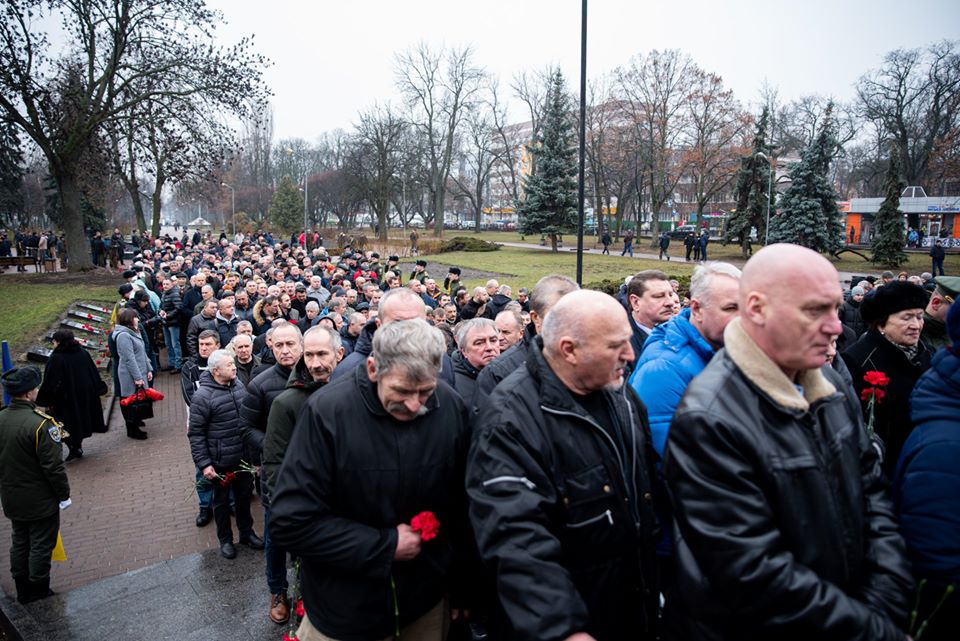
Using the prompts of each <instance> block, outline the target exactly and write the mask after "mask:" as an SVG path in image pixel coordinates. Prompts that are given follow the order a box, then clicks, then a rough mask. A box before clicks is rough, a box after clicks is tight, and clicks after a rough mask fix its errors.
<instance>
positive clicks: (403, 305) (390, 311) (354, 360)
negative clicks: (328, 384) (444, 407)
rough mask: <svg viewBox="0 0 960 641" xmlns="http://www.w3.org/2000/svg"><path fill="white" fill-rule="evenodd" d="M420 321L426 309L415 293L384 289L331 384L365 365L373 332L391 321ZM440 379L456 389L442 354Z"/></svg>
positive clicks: (408, 290)
mask: <svg viewBox="0 0 960 641" xmlns="http://www.w3.org/2000/svg"><path fill="white" fill-rule="evenodd" d="M415 318H416V319H420V320H422V321H423V322H424V323H426V322H427V306H426V304H425V303H424V302H423V299H422V298H421V297H420V295H419V294H417V293H415V292H414V291H413V290H412V289H409V288H407V287H398V288H396V289H391V290H387V291H386V292H385V293H384V294H383V298H381V299H380V305H379V311H378V312H377V317H376V318H374V319H373V320H370V321H367V323H366V325H364V326H363V329H362V330H360V335H359V336H357V341H356V343H354V346H353V351H352V352H350V354H349V355H348V356H346V357H345V358H344V359H343V360H342V361H340V364H339V365H337V368H336V369H335V370H333V375H332V376H331V377H330V380H331V381H335V380H337V379H338V378H340V377H342V376H345V375H346V374H349V373H350V372H353V371H354V370H355V369H357V366H358V365H360V364H361V363H366V362H367V357H368V356H370V354H371V353H372V352H373V335H374V334H375V333H376V331H377V329H378V328H379V327H381V326H383V325H389V324H390V323H392V322H394V321H401V320H412V319H415ZM440 380H442V381H444V382H446V383H448V384H449V385H450V386H451V387H453V388H456V381H455V379H454V373H453V361H451V360H450V357H449V356H448V355H446V354H444V355H443V365H442V367H441V369H440Z"/></svg>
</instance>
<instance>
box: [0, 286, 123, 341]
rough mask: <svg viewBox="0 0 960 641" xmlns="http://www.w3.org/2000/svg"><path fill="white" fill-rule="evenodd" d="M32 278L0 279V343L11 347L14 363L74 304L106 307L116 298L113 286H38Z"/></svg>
mask: <svg viewBox="0 0 960 641" xmlns="http://www.w3.org/2000/svg"><path fill="white" fill-rule="evenodd" d="M31 280H34V279H32V278H31V276H12V275H7V276H3V277H0V301H2V302H0V309H2V313H0V340H5V341H7V342H8V343H9V344H10V353H11V355H12V356H13V358H14V359H15V358H16V357H17V355H19V354H21V353H23V352H24V351H26V349H27V347H29V346H30V344H31V343H32V342H34V341H36V340H37V339H38V338H39V336H40V335H41V334H43V333H44V332H46V331H47V330H48V329H49V328H50V325H51V324H52V323H53V321H55V320H56V319H57V318H58V317H59V316H60V315H61V314H63V313H64V312H65V311H66V310H67V307H68V306H69V305H70V304H71V303H73V302H74V301H78V300H82V301H102V302H104V303H108V304H107V305H105V307H108V306H110V305H112V304H113V303H114V301H115V300H116V298H117V290H116V287H115V286H107V285H91V284H85V283H76V282H71V283H62V284H58V283H37V282H30V281H31Z"/></svg>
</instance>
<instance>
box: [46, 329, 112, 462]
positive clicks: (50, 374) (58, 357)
mask: <svg viewBox="0 0 960 641" xmlns="http://www.w3.org/2000/svg"><path fill="white" fill-rule="evenodd" d="M106 393H107V384H106V383H104V382H103V379H101V378H100V372H98V371H97V366H96V365H95V364H94V363H93V358H91V357H90V354H88V353H87V351H86V350H85V349H84V348H83V347H81V346H80V345H79V344H78V343H73V344H72V345H69V346H67V345H60V346H58V347H57V348H56V349H54V350H53V354H51V355H50V360H49V361H47V365H46V367H45V368H44V370H43V385H41V386H40V393H39V394H38V395H37V405H40V406H42V407H48V408H50V410H51V414H52V415H53V417H54V418H55V419H57V420H58V421H59V422H61V423H63V427H64V429H65V430H66V431H67V432H68V433H69V434H70V438H69V439H67V441H68V442H70V443H71V444H73V443H74V442H79V440H81V439H85V438H88V437H89V436H90V435H92V434H93V433H95V432H96V433H103V432H106V431H107V428H106V426H105V425H104V422H103V406H101V404H100V397H101V396H102V395H104V394H106Z"/></svg>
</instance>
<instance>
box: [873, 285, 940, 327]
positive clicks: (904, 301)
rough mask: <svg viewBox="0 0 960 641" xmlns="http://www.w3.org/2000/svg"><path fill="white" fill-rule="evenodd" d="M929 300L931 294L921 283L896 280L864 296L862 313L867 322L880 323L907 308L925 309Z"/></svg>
mask: <svg viewBox="0 0 960 641" xmlns="http://www.w3.org/2000/svg"><path fill="white" fill-rule="evenodd" d="M929 301H930V296H929V294H928V293H927V292H926V290H924V289H923V288H922V287H920V286H919V285H914V284H913V283H911V282H909V281H905V280H895V281H893V282H890V283H888V284H886V285H884V286H883V287H877V288H875V289H874V290H873V291H871V292H870V293H869V294H868V295H866V296H864V297H863V302H862V303H860V315H861V316H862V317H863V320H864V321H866V322H867V323H879V322H881V321H884V320H886V318H887V317H888V316H890V314H896V313H897V312H902V311H903V310H905V309H924V308H925V307H926V306H927V303H928V302H929Z"/></svg>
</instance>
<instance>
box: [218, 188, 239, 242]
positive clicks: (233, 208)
mask: <svg viewBox="0 0 960 641" xmlns="http://www.w3.org/2000/svg"><path fill="white" fill-rule="evenodd" d="M220 185H221V186H223V187H226V188H227V189H229V190H230V224H231V225H232V226H233V235H234V236H236V235H237V192H236V191H234V189H233V187H231V186H230V185H228V184H227V183H220Z"/></svg>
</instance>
